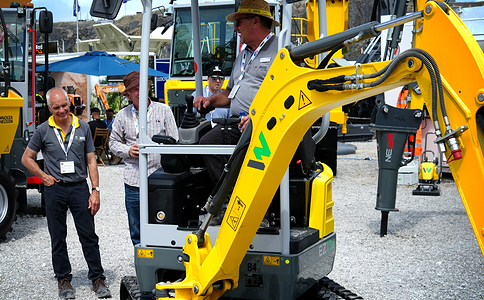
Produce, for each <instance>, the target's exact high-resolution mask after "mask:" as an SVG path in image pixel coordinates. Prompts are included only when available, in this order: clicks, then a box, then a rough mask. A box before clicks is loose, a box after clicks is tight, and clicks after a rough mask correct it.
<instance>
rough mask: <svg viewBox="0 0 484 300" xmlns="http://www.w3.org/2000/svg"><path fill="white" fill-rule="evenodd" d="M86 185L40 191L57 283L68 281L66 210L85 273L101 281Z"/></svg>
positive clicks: (67, 185)
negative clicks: (74, 230)
mask: <svg viewBox="0 0 484 300" xmlns="http://www.w3.org/2000/svg"><path fill="white" fill-rule="evenodd" d="M89 196H90V193H89V186H88V185H87V181H85V180H84V181H80V182H74V183H55V184H54V185H52V186H46V187H45V189H44V197H45V211H46V215H47V226H48V228H49V233H50V240H51V245H52V264H53V267H54V273H55V277H56V278H57V279H58V280H61V279H64V278H67V279H69V280H72V274H71V271H72V269H71V263H70V262H69V256H68V254H67V242H66V237H67V223H66V221H67V209H70V211H71V214H72V217H73V219H74V223H75V225H76V230H77V235H78V236H79V241H80V242H81V245H82V252H83V253H84V258H85V259H86V262H87V265H88V268H89V272H88V278H89V279H90V280H96V279H98V278H102V279H105V277H104V275H103V273H104V270H103V267H102V266H101V255H100V253H99V238H98V236H97V235H96V232H95V227H94V216H93V215H91V210H90V209H88V206H89Z"/></svg>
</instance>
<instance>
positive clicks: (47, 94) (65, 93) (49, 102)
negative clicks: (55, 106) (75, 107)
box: [45, 87, 69, 107]
mask: <svg viewBox="0 0 484 300" xmlns="http://www.w3.org/2000/svg"><path fill="white" fill-rule="evenodd" d="M55 90H60V91H62V93H63V94H64V96H65V98H66V101H67V103H69V96H68V95H67V92H66V91H65V90H64V89H62V88H60V87H53V88H51V89H50V90H48V91H47V93H46V94H45V98H46V99H47V105H48V106H49V107H51V106H50V105H51V104H52V102H51V100H50V94H51V92H52V91H55Z"/></svg>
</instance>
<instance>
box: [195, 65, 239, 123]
mask: <svg viewBox="0 0 484 300" xmlns="http://www.w3.org/2000/svg"><path fill="white" fill-rule="evenodd" d="M224 81H225V76H224V73H223V72H222V70H220V68H219V67H218V66H216V67H215V68H213V70H212V71H210V73H209V74H208V77H207V83H208V84H207V85H206V86H205V87H204V88H203V97H210V96H213V95H217V94H219V93H220V92H222V85H223V84H224ZM192 96H193V97H196V92H193V93H192ZM195 109H196V108H194V110H195ZM231 116H232V114H231V112H230V108H228V107H225V108H221V107H217V108H215V109H214V110H211V111H210V112H208V113H206V114H205V119H207V120H209V121H211V120H212V119H214V118H230V117H231ZM212 125H214V123H212Z"/></svg>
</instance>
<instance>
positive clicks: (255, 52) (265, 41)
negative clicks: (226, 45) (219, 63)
mask: <svg viewBox="0 0 484 300" xmlns="http://www.w3.org/2000/svg"><path fill="white" fill-rule="evenodd" d="M273 35H274V34H273V33H272V32H270V33H269V34H268V35H267V36H266V37H265V38H264V39H263V40H262V42H260V44H259V47H257V49H255V51H254V53H252V56H251V57H250V59H249V61H248V62H247V65H250V64H251V63H252V61H253V60H254V59H255V58H256V57H257V55H258V54H259V52H260V50H261V49H262V47H264V45H265V44H266V43H267V41H268V40H270V39H271V37H272V36H273ZM246 48H247V44H244V46H243V50H244V54H243V56H242V63H241V64H240V72H241V73H240V76H239V78H238V82H241V81H242V79H243V78H244V76H245V66H246V62H245V60H246V59H247V51H248V50H247V49H246Z"/></svg>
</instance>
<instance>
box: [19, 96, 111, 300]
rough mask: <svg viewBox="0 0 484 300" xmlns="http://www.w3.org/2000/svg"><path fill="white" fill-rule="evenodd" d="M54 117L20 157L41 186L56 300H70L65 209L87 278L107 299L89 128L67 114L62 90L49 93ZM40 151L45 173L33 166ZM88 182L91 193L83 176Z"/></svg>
mask: <svg viewBox="0 0 484 300" xmlns="http://www.w3.org/2000/svg"><path fill="white" fill-rule="evenodd" d="M46 96H47V105H48V107H49V110H50V112H51V113H52V116H51V117H50V118H49V119H48V120H47V121H46V122H44V123H42V124H41V125H40V126H39V127H37V130H36V131H35V133H34V135H33V136H32V139H31V140H30V142H29V144H28V145H27V148H26V149H25V152H24V154H23V156H22V164H23V165H24V166H25V167H26V168H27V169H29V170H30V172H32V173H33V174H34V175H36V176H38V177H39V178H41V179H42V181H43V182H44V184H45V189H44V197H45V210H46V215H47V226H48V228H49V233H50V238H51V246H52V264H53V267H54V273H55V277H56V278H57V280H58V288H59V297H60V298H61V299H74V298H75V294H74V293H75V292H74V289H73V287H72V285H71V283H70V282H71V280H72V274H71V271H72V269H71V264H70V262H69V257H68V254H67V244H66V235H67V224H66V217H67V209H70V211H71V214H72V217H73V218H74V222H75V224H76V229H77V234H78V235H79V240H80V242H81V244H82V249H83V253H84V258H85V259H86V262H87V264H88V267H89V272H88V277H89V279H90V280H91V281H92V284H93V290H94V292H95V293H96V296H97V297H98V298H111V292H110V291H109V289H108V287H107V285H106V284H105V282H104V280H105V276H104V270H103V267H102V265H101V255H100V253H99V244H98V241H99V238H98V236H97V235H96V233H95V230H94V215H95V214H96V213H97V211H98V210H99V207H100V194H99V174H98V171H97V162H96V157H95V155H94V144H93V141H92V136H91V131H90V129H89V125H88V124H87V123H86V122H84V121H82V120H80V119H79V118H77V117H76V116H74V115H73V114H72V113H70V112H69V100H68V97H67V94H66V92H65V91H64V90H63V89H61V88H52V89H50V90H49V91H48V92H47V95H46ZM39 151H42V155H43V157H44V170H41V169H40V168H39V166H38V164H37V163H36V162H35V161H34V158H35V156H36V155H37V153H38V152H39ZM88 173H89V177H90V179H91V184H92V193H90V192H89V186H88V183H87V180H86V178H87V175H88Z"/></svg>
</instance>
